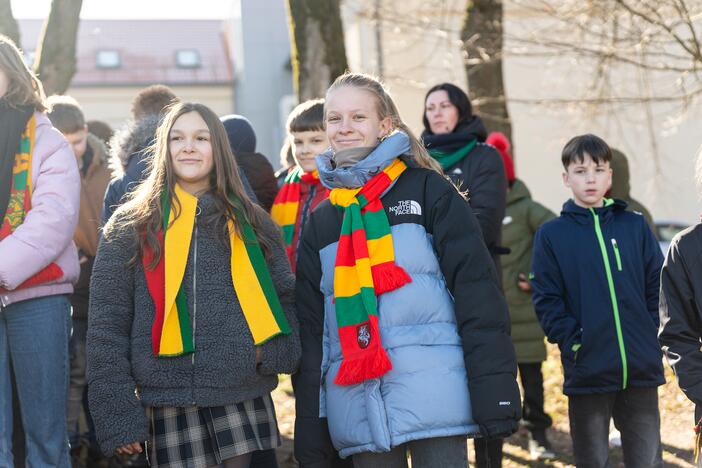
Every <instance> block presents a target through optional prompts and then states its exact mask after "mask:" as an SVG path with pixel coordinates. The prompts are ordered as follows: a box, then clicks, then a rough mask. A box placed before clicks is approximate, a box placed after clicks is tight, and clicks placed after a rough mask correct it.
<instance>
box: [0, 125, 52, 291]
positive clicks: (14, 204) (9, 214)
mask: <svg viewBox="0 0 702 468" xmlns="http://www.w3.org/2000/svg"><path fill="white" fill-rule="evenodd" d="M36 127H37V121H36V118H35V117H34V116H33V115H32V116H31V117H30V118H29V121H28V122H27V125H26V128H25V130H24V131H23V132H22V136H21V138H20V144H19V152H18V153H17V154H15V157H14V164H13V166H12V178H11V179H10V181H11V183H10V184H9V185H10V187H9V189H10V194H9V200H8V203H7V209H6V210H5V213H4V217H3V218H2V224H0V240H2V239H4V238H6V237H8V236H9V235H10V234H12V233H13V232H15V230H16V229H17V228H18V227H20V226H21V225H22V223H23V222H24V219H25V217H26V216H27V213H29V211H30V210H31V208H32V189H33V187H32V158H33V155H34V154H33V152H34V141H35V136H36ZM61 277H63V270H61V267H59V266H58V265H57V264H55V263H50V264H49V265H48V266H47V267H45V268H44V269H43V270H41V271H39V272H38V273H36V274H35V275H34V276H32V277H30V278H29V279H27V280H25V281H24V282H23V283H22V284H20V285H19V286H18V287H17V288H15V290H17V289H23V288H27V287H30V286H36V285H38V284H43V283H48V282H51V281H56V280H58V279H60V278H61ZM0 291H5V289H3V288H0Z"/></svg>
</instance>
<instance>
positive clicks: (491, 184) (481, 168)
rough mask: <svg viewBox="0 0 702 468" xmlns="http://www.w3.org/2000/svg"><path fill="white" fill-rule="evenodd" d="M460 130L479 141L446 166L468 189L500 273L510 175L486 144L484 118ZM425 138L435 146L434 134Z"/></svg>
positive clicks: (460, 183) (450, 175)
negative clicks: (503, 222) (503, 221)
mask: <svg viewBox="0 0 702 468" xmlns="http://www.w3.org/2000/svg"><path fill="white" fill-rule="evenodd" d="M460 130H461V131H462V132H465V133H467V134H469V135H470V136H472V137H473V138H475V139H476V140H478V143H477V144H476V145H475V147H474V148H473V149H472V150H471V151H470V153H468V155H467V156H466V157H465V158H463V159H462V160H460V161H459V162H457V163H456V164H454V165H453V166H451V167H448V168H446V170H445V171H444V172H445V173H446V175H447V176H449V177H450V178H451V180H452V181H453V182H454V183H455V184H456V185H457V186H458V187H459V189H460V190H461V191H462V192H463V191H468V202H469V203H470V207H471V209H472V210H473V214H475V217H476V218H478V223H479V224H480V229H481V230H482V232H483V240H484V241H485V245H486V246H487V248H488V250H489V251H490V254H491V255H492V259H493V261H494V262H495V267H496V268H497V269H498V274H500V261H499V256H498V255H499V252H500V251H501V248H500V247H501V245H500V243H501V241H502V220H503V219H504V217H505V207H506V206H507V176H506V175H505V169H504V165H503V163H502V158H501V157H500V154H499V153H498V152H497V150H496V149H495V148H494V147H493V146H491V145H488V144H487V143H485V140H486V138H487V129H486V128H485V125H484V124H483V121H482V119H481V118H480V117H478V116H474V117H473V119H472V120H471V121H470V122H469V123H468V124H465V126H464V127H463V128H461V129H460ZM457 131H458V129H457ZM423 137H424V140H425V145H426V146H427V149H431V148H432V147H431V145H430V144H427V142H428V141H429V139H430V137H429V136H428V135H426V134H425V135H424V136H423ZM500 276H501V275H500ZM500 280H501V277H500Z"/></svg>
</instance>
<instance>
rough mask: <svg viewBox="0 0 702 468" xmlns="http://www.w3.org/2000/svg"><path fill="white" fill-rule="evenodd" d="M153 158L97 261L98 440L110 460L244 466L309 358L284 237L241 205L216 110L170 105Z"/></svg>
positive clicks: (92, 332)
mask: <svg viewBox="0 0 702 468" xmlns="http://www.w3.org/2000/svg"><path fill="white" fill-rule="evenodd" d="M154 158H155V160H154V169H153V170H152V171H151V173H150V174H149V176H148V179H147V180H146V182H145V183H144V184H142V185H141V186H140V188H139V189H138V190H137V192H135V194H134V196H133V198H132V199H130V201H128V202H127V203H126V204H124V205H122V206H121V207H120V208H119V209H118V210H117V212H116V213H115V215H114V216H113V218H112V219H111V220H110V222H109V223H108V224H107V225H106V227H105V231H104V237H103V239H102V240H101V242H100V246H99V248H98V253H97V257H96V259H95V266H94V270H93V277H92V282H91V288H94V289H92V291H94V294H92V295H91V298H90V316H89V317H90V318H89V326H88V345H87V347H88V385H89V401H90V408H91V410H92V412H93V418H94V421H95V427H96V433H97V438H98V441H99V443H100V445H101V448H102V450H103V451H104V452H105V453H107V454H112V453H115V452H116V453H120V454H133V453H138V452H141V451H143V447H142V443H143V442H145V441H148V447H149V458H150V461H151V465H152V466H193V467H205V466H213V465H221V466H225V467H247V466H249V463H250V460H251V453H252V452H254V451H256V450H265V449H272V448H275V447H277V446H278V445H280V434H279V431H278V427H277V423H276V420H275V412H274V408H273V402H272V400H271V397H270V392H271V391H272V390H273V389H274V388H275V387H276V386H277V383H278V379H277V374H280V373H292V372H294V371H295V370H296V368H297V366H298V361H299V358H300V341H299V332H298V323H297V319H296V313H295V306H294V278H293V276H292V273H291V271H290V266H289V263H288V261H287V257H286V255H285V252H284V250H283V246H282V238H281V235H280V232H279V230H278V228H277V227H276V226H275V225H274V223H273V222H272V221H271V219H270V218H269V217H268V215H267V214H266V213H265V212H264V211H263V210H262V209H261V208H259V207H258V206H256V205H255V204H254V203H253V202H252V201H251V200H250V199H249V198H248V197H247V196H246V193H245V191H244V188H243V185H242V182H241V179H240V178H239V176H238V172H237V167H236V162H235V160H234V158H233V157H232V155H231V150H230V148H229V144H228V142H227V135H226V132H225V130H224V127H223V126H222V124H221V122H220V121H219V119H218V118H217V116H216V115H215V114H214V113H213V112H212V111H211V110H210V109H208V108H207V107H205V106H203V105H201V104H192V103H179V104H177V105H175V106H174V107H173V108H172V109H171V110H170V111H169V113H168V114H167V115H166V116H165V117H164V121H163V123H162V124H161V126H160V127H159V129H158V132H157V137H156V151H155V153H154ZM164 231H165V232H164Z"/></svg>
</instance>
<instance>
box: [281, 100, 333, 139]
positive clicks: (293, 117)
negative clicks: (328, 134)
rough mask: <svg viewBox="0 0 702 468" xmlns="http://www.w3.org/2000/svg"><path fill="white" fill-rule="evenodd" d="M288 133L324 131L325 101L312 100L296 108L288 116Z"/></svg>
mask: <svg viewBox="0 0 702 468" xmlns="http://www.w3.org/2000/svg"><path fill="white" fill-rule="evenodd" d="M287 129H288V133H293V132H316V131H319V130H324V99H311V100H309V101H305V102H303V103H301V104H298V105H297V106H295V108H294V109H293V110H292V112H290V115H289V116H288V123H287Z"/></svg>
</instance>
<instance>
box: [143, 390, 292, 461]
mask: <svg viewBox="0 0 702 468" xmlns="http://www.w3.org/2000/svg"><path fill="white" fill-rule="evenodd" d="M150 419H151V441H150V446H149V447H148V450H147V453H148V454H149V462H150V464H151V466H152V467H163V468H165V467H168V468H204V467H208V466H213V465H218V464H220V463H222V461H223V460H227V459H228V458H232V457H236V456H238V455H243V454H246V453H249V452H253V451H256V450H267V449H271V448H275V447H278V446H279V445H280V444H281V440H280V433H279V432H278V424H277V422H276V418H275V407H274V405H273V400H272V399H271V396H270V395H265V396H262V397H258V398H254V399H253V400H248V401H245V402H243V403H234V404H231V405H226V406H217V407H211V408H198V407H195V406H190V407H186V408H175V407H163V408H160V407H152V408H150Z"/></svg>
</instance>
